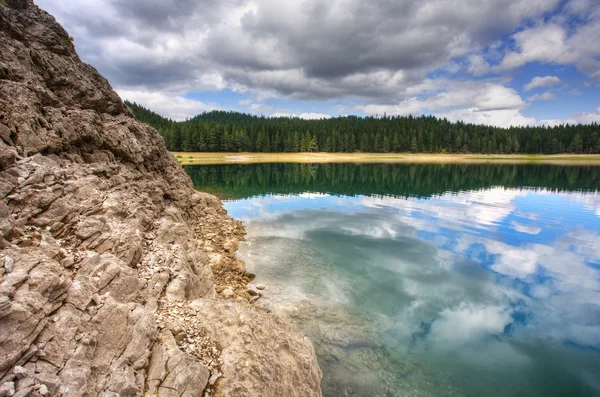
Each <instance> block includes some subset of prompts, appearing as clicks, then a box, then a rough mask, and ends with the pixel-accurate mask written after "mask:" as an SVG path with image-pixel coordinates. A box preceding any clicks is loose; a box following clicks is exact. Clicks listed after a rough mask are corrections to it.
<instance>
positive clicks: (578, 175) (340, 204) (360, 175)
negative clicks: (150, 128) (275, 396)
mask: <svg viewBox="0 0 600 397" xmlns="http://www.w3.org/2000/svg"><path fill="white" fill-rule="evenodd" d="M185 169H186V171H187V172H188V174H189V175H190V176H191V177H192V180H193V181H194V184H195V186H196V188H197V189H199V190H202V191H207V192H211V193H213V194H216V195H217V196H219V197H220V198H221V199H223V201H224V205H225V207H226V209H227V210H228V212H229V214H230V215H231V216H232V217H234V218H237V219H240V220H242V221H243V222H244V224H245V226H246V229H247V232H248V234H247V241H246V242H244V243H242V244H241V246H240V250H239V256H240V257H241V258H242V259H243V260H244V261H245V262H246V266H247V268H248V270H249V271H251V272H253V273H255V274H256V275H257V277H256V280H255V282H254V283H255V284H263V285H265V286H266V289H265V291H264V292H265V294H264V297H262V298H261V299H260V300H259V301H258V303H260V304H263V305H266V306H267V307H269V308H271V309H272V310H274V311H276V312H278V313H280V314H281V315H283V316H286V317H288V318H289V319H290V320H291V322H292V323H293V324H294V326H295V327H296V329H297V330H298V331H299V332H302V333H304V334H305V335H306V336H307V337H308V338H309V339H311V341H312V342H313V344H314V345H315V349H316V351H317V355H318V360H319V364H320V366H321V368H322V370H323V375H324V377H323V382H322V387H323V394H324V395H325V396H540V397H541V396H544V397H548V396H598V395H600V195H599V194H598V188H599V187H600V167H593V166H551V165H493V164H481V165H452V164H437V165H433V164H432V165H424V164H360V165H353V164H321V165H315V164H250V165H214V166H213V165H211V166H193V167H186V168H185Z"/></svg>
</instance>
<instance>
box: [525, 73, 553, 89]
mask: <svg viewBox="0 0 600 397" xmlns="http://www.w3.org/2000/svg"><path fill="white" fill-rule="evenodd" d="M558 83H560V79H559V78H558V77H556V76H544V77H539V76H538V77H534V78H533V79H531V81H530V82H529V83H527V84H526V85H525V87H524V88H525V91H530V90H532V89H534V88H537V87H552V86H553V85H556V84H558Z"/></svg>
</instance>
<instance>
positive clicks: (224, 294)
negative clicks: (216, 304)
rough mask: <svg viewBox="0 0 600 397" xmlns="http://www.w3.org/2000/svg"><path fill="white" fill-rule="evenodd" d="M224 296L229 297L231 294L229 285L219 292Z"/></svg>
mask: <svg viewBox="0 0 600 397" xmlns="http://www.w3.org/2000/svg"><path fill="white" fill-rule="evenodd" d="M221 294H223V296H224V297H225V298H231V297H232V296H233V290H232V289H231V288H230V287H227V288H225V289H224V290H223V292H221Z"/></svg>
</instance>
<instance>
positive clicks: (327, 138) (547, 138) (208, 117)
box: [125, 101, 600, 154]
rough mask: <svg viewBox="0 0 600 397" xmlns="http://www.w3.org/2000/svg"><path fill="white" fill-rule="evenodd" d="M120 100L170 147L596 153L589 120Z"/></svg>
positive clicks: (596, 135) (596, 132)
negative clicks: (185, 116) (548, 122)
mask: <svg viewBox="0 0 600 397" xmlns="http://www.w3.org/2000/svg"><path fill="white" fill-rule="evenodd" d="M125 103H126V104H127V106H129V107H130V108H131V110H132V111H133V114H134V115H135V117H136V118H137V119H138V120H140V121H142V122H144V123H147V124H150V125H151V126H152V127H154V128H155V129H156V130H158V132H159V133H160V134H161V136H162V137H163V138H164V139H165V143H166V144H167V148H168V149H169V150H171V151H184V152H315V151H323V152H355V151H360V152H376V153H385V152H413V153H417V152H418V153H495V154H502V153H505V154H510V153H532V154H534V153H543V154H555V153H578V154H579V153H600V127H599V126H598V124H597V123H593V124H590V125H569V124H566V125H559V126H555V127H545V126H541V127H540V126H536V127H511V128H498V127H492V126H485V125H474V124H465V123H463V122H460V121H459V122H455V123H453V122H450V121H448V120H446V119H439V118H437V117H434V116H420V117H413V116H408V117H385V116H384V117H381V118H376V117H357V116H344V117H336V118H331V119H323V120H304V119H300V118H288V117H274V118H271V117H265V116H254V115H249V114H244V113H239V112H226V111H211V112H206V113H202V114H199V115H197V116H196V117H193V118H191V119H189V120H186V121H182V122H175V121H173V120H170V119H167V118H164V117H162V116H160V115H158V114H157V113H155V112H153V111H151V110H149V109H146V108H145V107H143V106H141V105H139V104H136V103H131V102H129V101H125Z"/></svg>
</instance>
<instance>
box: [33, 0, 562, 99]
mask: <svg viewBox="0 0 600 397" xmlns="http://www.w3.org/2000/svg"><path fill="white" fill-rule="evenodd" d="M498 1H499V0H482V1H480V2H477V4H476V5H473V4H472V3H470V2H456V1H454V0H440V1H437V2H436V3H435V6H433V4H431V2H428V1H425V2H412V1H400V2H379V3H364V2H362V1H359V0H334V1H331V2H327V3H323V2H321V1H319V0H307V1H288V2H285V3H281V2H277V1H275V0H254V1H247V0H224V1H216V0H202V1H191V0H185V1H175V0H163V1H156V0H153V1H151V2H147V1H142V0H132V1H127V2H120V1H115V0H112V1H99V0H82V1H78V2H76V3H73V2H71V1H67V0H40V1H38V2H37V3H38V4H39V5H40V6H41V7H42V8H44V9H47V10H48V11H50V12H51V13H52V14H54V15H55V16H56V17H57V18H58V20H59V22H61V23H63V24H64V25H65V26H66V28H67V29H68V30H69V31H70V32H71V34H72V35H73V36H74V37H75V43H76V46H77V49H78V50H79V52H80V53H81V55H82V58H83V59H84V60H87V61H89V62H91V63H93V64H94V65H95V66H97V67H98V68H99V69H100V71H101V72H102V73H104V74H106V75H107V76H108V77H109V80H110V81H111V82H113V84H115V85H116V86H118V87H126V88H131V87H144V88H145V89H146V90H148V91H153V90H156V89H164V87H172V86H174V85H176V86H178V87H188V89H197V87H201V88H206V87H207V86H208V87H214V88H216V89H222V87H231V86H235V85H239V86H243V87H246V88H249V89H254V90H266V91H273V92H274V93H275V94H279V95H285V96H288V95H294V96H295V97H297V98H325V99H331V98H340V97H348V96H351V97H372V98H386V97H389V96H390V95H391V94H392V93H397V95H399V96H401V95H402V93H405V92H406V90H407V89H408V88H409V87H411V86H413V85H415V84H418V83H419V82H421V81H423V80H424V79H425V78H426V73H427V71H431V70H434V69H436V68H439V67H443V66H444V65H452V59H454V58H456V57H460V56H463V55H466V54H467V53H469V52H471V51H472V50H473V48H481V47H483V46H485V45H488V44H490V43H492V42H494V41H495V40H498V39H499V38H501V36H502V35H503V34H505V33H506V32H507V31H511V30H513V29H515V28H517V27H518V26H519V25H520V24H521V23H522V22H523V21H525V20H527V19H529V18H537V17H539V16H540V15H543V14H544V13H545V12H548V11H550V10H552V9H553V8H554V7H555V6H556V4H558V0H549V1H548V0H533V1H528V2H522V1H520V0H504V1H503V2H502V6H501V7H499V5H498ZM478 65H479V66H478V68H479V69H478V70H480V69H481V67H482V66H481V62H479V64H478ZM207 81H208V84H207V83H206V82H207ZM215 81H216V84H214V83H215Z"/></svg>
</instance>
